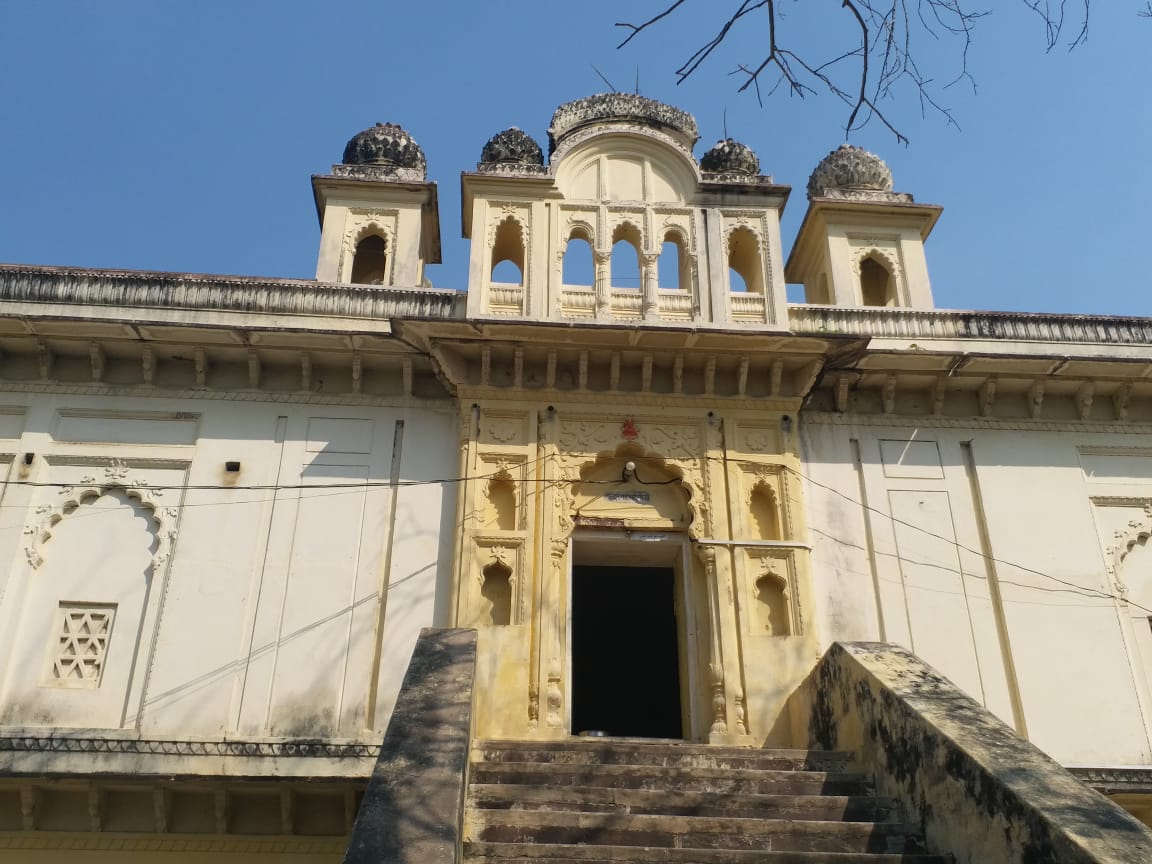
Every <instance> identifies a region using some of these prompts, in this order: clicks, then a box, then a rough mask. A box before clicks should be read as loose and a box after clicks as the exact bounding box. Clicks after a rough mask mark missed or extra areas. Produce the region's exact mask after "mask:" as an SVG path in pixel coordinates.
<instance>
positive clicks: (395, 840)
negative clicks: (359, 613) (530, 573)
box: [344, 628, 476, 864]
mask: <svg viewBox="0 0 1152 864" xmlns="http://www.w3.org/2000/svg"><path fill="white" fill-rule="evenodd" d="M475 666H476V631H475V630H458V629H440V630H436V629H431V628H425V629H424V630H422V631H421V632H420V637H419V638H418V639H417V641H416V647H415V649H414V650H413V652H412V660H411V662H410V663H409V664H408V672H407V674H406V675H405V676H404V683H403V685H402V686H401V688H400V695H399V697H398V699H397V701H396V708H395V710H394V711H393V712H392V719H391V721H390V722H389V724H388V730H387V732H385V734H384V743H383V744H382V745H381V747H380V756H379V759H378V760H377V762H376V769H375V770H374V771H373V773H372V779H371V781H370V782H369V784H368V789H367V791H366V792H365V793H364V801H363V803H361V805H360V813H359V815H358V816H357V817H356V824H355V825H354V826H353V828H352V839H351V841H350V842H349V844H348V852H347V854H346V855H345V857H344V862H345V864H381V862H388V864H454V862H456V861H457V860H459V849H460V841H461V837H460V832H461V829H462V826H463V824H464V818H463V817H464V787H465V781H466V772H467V767H468V749H469V746H470V743H471V742H470V739H471V734H472V729H471V727H472V679H473V672H474V669H475Z"/></svg>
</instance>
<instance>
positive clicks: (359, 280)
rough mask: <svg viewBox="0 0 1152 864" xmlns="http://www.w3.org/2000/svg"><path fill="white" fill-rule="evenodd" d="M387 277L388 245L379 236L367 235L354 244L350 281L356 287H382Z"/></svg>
mask: <svg viewBox="0 0 1152 864" xmlns="http://www.w3.org/2000/svg"><path fill="white" fill-rule="evenodd" d="M387 275H388V244H387V243H385V242H384V238H383V237H381V236H380V235H379V234H369V235H368V236H367V237H365V238H364V239H363V240H361V241H360V242H359V243H357V244H356V255H355V257H354V258H353V259H352V281H353V282H354V283H356V284H357V285H383V284H384V280H385V278H386V277H387Z"/></svg>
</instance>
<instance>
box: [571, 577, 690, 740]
mask: <svg viewBox="0 0 1152 864" xmlns="http://www.w3.org/2000/svg"><path fill="white" fill-rule="evenodd" d="M675 597H676V577H675V571H674V569H673V568H672V567H630V566H598V567H597V566H582V565H577V566H575V567H573V571H572V608H571V612H572V637H571V638H572V667H571V668H572V732H573V733H574V734H578V733H580V732H583V731H592V730H597V731H602V732H605V733H607V734H608V735H612V736H627V737H639V738H683V727H682V712H681V701H680V651H679V641H678V631H679V628H678V626H677V621H676V603H675Z"/></svg>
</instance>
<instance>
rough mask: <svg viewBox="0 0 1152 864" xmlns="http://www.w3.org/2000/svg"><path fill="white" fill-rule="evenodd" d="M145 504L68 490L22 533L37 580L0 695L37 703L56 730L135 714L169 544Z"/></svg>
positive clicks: (107, 492) (126, 496) (119, 493)
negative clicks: (136, 682) (156, 587)
mask: <svg viewBox="0 0 1152 864" xmlns="http://www.w3.org/2000/svg"><path fill="white" fill-rule="evenodd" d="M141 497H142V496H141V494H140V493H138V492H137V490H134V489H131V490H129V489H123V488H120V487H119V486H109V487H100V486H91V487H74V488H73V489H72V490H70V493H69V497H68V500H66V501H64V502H62V503H61V504H60V505H58V506H52V507H49V508H45V509H44V512H43V515H42V519H41V521H40V523H39V524H37V525H34V526H30V527H29V529H28V530H27V531H26V536H27V538H28V539H27V542H28V545H27V547H26V548H25V550H24V551H25V555H26V557H27V560H28V562H29V564H30V565H31V567H32V573H33V575H32V577H31V580H30V583H29V588H28V593H27V595H26V598H25V604H24V610H23V613H22V615H21V621H20V632H19V634H18V638H17V641H16V643H15V644H16V647H17V652H18V655H17V656H13V657H8V658H6V659H7V660H9V661H10V668H9V670H8V676H7V682H8V683H7V685H6V689H7V692H8V694H9V696H10V697H12V698H15V699H19V698H21V691H23V693H24V694H25V695H27V696H31V695H32V694H35V693H39V694H40V696H41V698H40V699H39V701H40V702H41V703H42V704H43V705H44V708H45V709H46V710H51V712H52V714H53V718H54V720H53V722H54V725H58V726H91V727H100V728H116V727H120V726H122V725H124V723H125V710H126V708H128V709H129V710H131V707H130V706H128V705H127V699H128V696H129V691H130V687H131V684H132V679H133V671H134V669H135V668H136V667H137V660H138V652H140V651H142V650H146V642H147V634H145V633H144V632H143V630H142V627H143V624H144V620H145V616H146V614H147V612H148V609H149V605H150V598H151V597H152V596H153V582H154V579H155V576H156V575H157V571H158V570H159V568H160V567H161V566H162V565H163V564H164V563H166V562H167V560H168V556H169V554H170V551H171V542H172V538H173V537H174V536H175V527H174V526H172V525H166V524H165V523H164V522H163V521H162V520H163V519H164V518H167V517H162V516H161V512H162V511H164V509H165V508H161V511H157V509H156V508H155V507H154V506H153V505H152V504H151V502H146V501H143V500H141ZM76 691H87V693H77V692H76Z"/></svg>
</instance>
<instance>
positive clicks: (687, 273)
mask: <svg viewBox="0 0 1152 864" xmlns="http://www.w3.org/2000/svg"><path fill="white" fill-rule="evenodd" d="M656 267H657V281H658V283H659V286H660V287H661V288H664V289H666V290H674V291H675V290H679V291H687V290H689V289H690V288H691V287H692V261H691V259H690V258H689V257H688V247H687V244H686V243H685V242H684V238H683V237H682V236H681V235H680V232H679V231H666V232H665V233H664V242H663V244H662V245H661V247H660V260H659V261H658V262H657V265H656Z"/></svg>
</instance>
